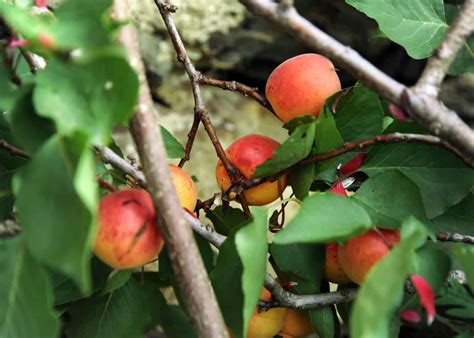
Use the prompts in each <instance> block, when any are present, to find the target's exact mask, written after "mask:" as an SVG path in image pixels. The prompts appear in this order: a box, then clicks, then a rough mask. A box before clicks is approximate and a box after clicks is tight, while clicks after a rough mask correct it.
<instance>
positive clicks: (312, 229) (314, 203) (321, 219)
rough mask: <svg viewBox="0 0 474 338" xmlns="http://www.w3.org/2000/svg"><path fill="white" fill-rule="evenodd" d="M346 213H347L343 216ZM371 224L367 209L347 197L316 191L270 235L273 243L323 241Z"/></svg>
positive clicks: (347, 234) (342, 237)
mask: <svg viewBox="0 0 474 338" xmlns="http://www.w3.org/2000/svg"><path fill="white" fill-rule="evenodd" d="M347 215H350V217H347ZM371 226H372V221H371V219H370V216H369V215H368V214H367V212H366V211H365V210H364V209H363V208H362V207H361V206H360V205H358V204H357V203H356V202H355V201H353V200H352V199H351V198H347V197H342V196H338V195H336V194H333V193H316V194H314V195H312V196H310V197H308V198H306V199H305V200H304V201H303V203H302V205H301V209H300V211H299V212H298V214H297V215H296V216H295V218H293V219H292V220H291V221H290V222H289V223H288V224H287V225H286V226H285V228H283V230H280V231H279V232H278V233H277V234H276V235H275V237H274V238H273V243H276V244H290V243H327V242H330V241H338V240H343V239H347V238H350V237H353V236H355V235H358V234H360V233H362V232H364V231H365V230H367V229H369V228H370V227H371Z"/></svg>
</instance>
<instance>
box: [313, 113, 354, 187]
mask: <svg viewBox="0 0 474 338" xmlns="http://www.w3.org/2000/svg"><path fill="white" fill-rule="evenodd" d="M315 135H316V136H315V138H314V144H315V146H316V150H317V154H322V153H325V152H327V151H329V150H332V149H335V148H337V147H340V146H341V145H342V144H343V143H344V140H343V139H342V136H341V135H340V133H339V131H338V130H337V127H336V121H335V120H334V115H333V113H332V112H331V110H330V109H329V108H328V107H327V106H325V107H324V109H323V110H322V111H321V113H320V114H319V116H318V120H317V122H316V132H315ZM353 156H354V154H352V153H351V154H343V155H341V156H337V157H334V158H332V159H330V160H327V161H322V162H318V163H317V164H316V170H315V173H314V178H315V179H322V180H324V181H326V182H333V181H334V178H335V176H336V168H337V166H338V165H339V164H340V163H342V162H346V160H349V159H350V158H351V157H353Z"/></svg>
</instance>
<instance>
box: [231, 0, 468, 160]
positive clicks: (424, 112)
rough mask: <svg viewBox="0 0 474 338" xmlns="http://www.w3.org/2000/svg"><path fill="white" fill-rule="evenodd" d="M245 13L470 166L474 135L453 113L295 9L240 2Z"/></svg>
mask: <svg viewBox="0 0 474 338" xmlns="http://www.w3.org/2000/svg"><path fill="white" fill-rule="evenodd" d="M470 1H472V0H470ZM240 2H241V3H242V4H243V5H244V6H245V7H247V9H248V10H249V11H250V12H252V13H254V14H257V15H260V16H262V17H264V18H266V19H268V20H270V21H271V22H273V23H274V24H275V25H276V26H279V27H281V28H283V29H284V30H286V31H288V32H289V33H290V34H292V35H293V36H295V37H296V38H297V39H298V40H300V41H302V42H303V43H304V44H305V45H307V46H308V47H309V48H311V49H313V50H318V51H320V52H322V53H323V54H325V55H326V56H328V57H329V58H331V59H332V60H333V61H334V62H335V63H336V64H337V65H338V66H340V67H342V68H344V69H346V70H347V71H349V72H350V73H351V74H352V75H353V76H354V77H355V78H356V79H358V80H360V81H361V82H362V83H364V84H365V85H366V86H367V87H369V88H371V89H373V90H375V91H376V92H377V93H378V94H380V96H382V97H383V98H385V99H387V100H388V101H390V102H392V103H394V104H395V105H396V106H398V107H400V108H402V109H403V110H404V111H405V112H407V113H409V114H410V116H411V117H412V118H413V119H415V120H416V121H417V122H418V123H419V124H420V125H421V126H423V127H424V128H426V129H427V130H429V131H430V133H432V134H434V135H437V136H439V137H440V138H442V139H444V140H445V141H447V142H449V143H450V144H451V145H452V146H453V147H455V148H456V149H457V150H458V153H462V154H463V155H464V157H465V158H467V159H468V161H469V162H472V161H473V159H474V131H473V130H471V128H470V127H469V126H468V125H467V124H465V123H464V122H463V121H462V120H461V119H460V118H459V116H458V115H457V114H456V113H455V112H454V111H452V110H450V109H448V108H447V107H446V106H444V105H443V104H442V103H441V102H440V101H438V100H437V99H436V98H434V97H433V96H432V95H430V94H429V93H426V92H425V91H423V90H420V89H417V88H413V89H408V88H407V87H406V86H404V85H403V84H401V83H399V82H397V81H396V80H394V79H393V78H391V77H390V76H388V75H387V74H385V73H384V72H382V71H381V70H380V69H378V68H377V67H375V66H374V65H373V64H371V63H370V62H369V61H367V60H366V59H364V58H363V57H362V56H361V55H360V54H359V53H357V52H356V51H355V50H353V49H352V48H350V47H347V46H344V45H343V44H341V43H340V42H338V41H337V40H335V39H334V38H332V37H331V36H329V35H328V34H326V33H325V32H323V31H322V30H320V29H319V28H317V27H315V26H314V25H313V24H312V23H311V22H309V21H308V20H306V19H305V18H303V17H302V16H301V15H300V14H299V13H298V12H297V11H296V9H295V8H294V7H292V8H289V9H287V10H285V11H281V10H279V5H278V4H276V3H275V2H273V1H270V0H240Z"/></svg>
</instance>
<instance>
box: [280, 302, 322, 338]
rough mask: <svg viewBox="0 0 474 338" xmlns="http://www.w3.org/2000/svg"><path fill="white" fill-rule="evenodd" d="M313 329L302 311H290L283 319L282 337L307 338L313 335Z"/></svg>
mask: <svg viewBox="0 0 474 338" xmlns="http://www.w3.org/2000/svg"><path fill="white" fill-rule="evenodd" d="M313 331H314V330H313V327H312V326H311V323H310V322H309V320H308V318H306V316H305V315H304V313H303V312H302V311H299V310H295V309H288V310H287V311H286V314H285V317H284V318H283V327H282V328H281V330H280V335H283V336H285V335H287V337H305V336H307V335H310V334H311V333H313Z"/></svg>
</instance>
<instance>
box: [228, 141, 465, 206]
mask: <svg viewBox="0 0 474 338" xmlns="http://www.w3.org/2000/svg"><path fill="white" fill-rule="evenodd" d="M401 142H414V143H424V144H430V145H435V146H438V147H441V148H444V149H447V150H449V151H451V152H453V153H454V154H456V155H457V156H458V157H459V158H460V159H461V160H463V161H464V163H466V164H467V165H468V166H470V167H474V159H470V158H466V157H465V156H464V155H463V154H461V153H460V152H459V151H458V150H457V149H455V148H453V147H452V146H451V145H450V144H449V143H447V142H446V141H443V140H441V139H440V138H438V137H435V136H431V135H421V134H402V133H392V134H384V135H378V136H375V137H373V138H370V139H367V140H362V141H356V142H346V143H344V144H343V145H342V146H341V147H339V148H336V149H333V150H330V151H328V152H326V153H323V154H319V155H314V156H310V157H308V158H306V159H304V160H301V161H300V162H298V163H296V164H294V165H292V166H291V167H288V168H286V169H284V170H282V171H280V172H278V173H276V174H273V175H269V176H265V177H262V178H253V179H250V180H246V181H241V182H238V183H236V184H234V185H232V186H231V187H230V188H229V189H228V190H227V191H225V192H224V196H223V198H224V197H225V196H228V195H229V194H235V193H237V192H240V191H243V190H247V189H250V188H252V187H255V186H257V185H259V184H261V183H263V182H272V181H275V180H277V179H278V178H279V177H281V176H282V175H284V174H287V173H289V172H290V171H292V170H294V169H295V168H296V167H299V166H302V165H308V164H312V163H316V162H320V161H326V160H329V159H331V158H334V157H336V156H339V155H342V154H345V153H348V152H350V151H353V150H362V149H365V148H367V147H371V146H374V145H377V144H389V143H401Z"/></svg>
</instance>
